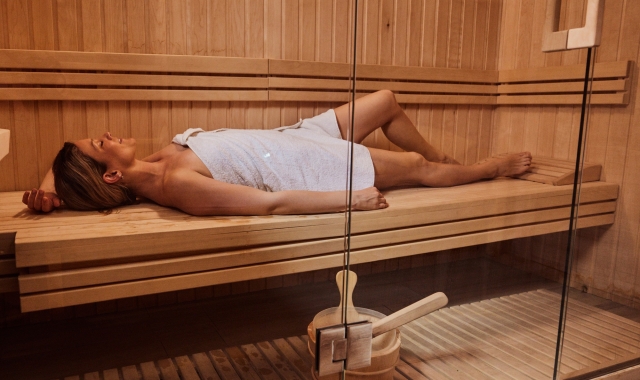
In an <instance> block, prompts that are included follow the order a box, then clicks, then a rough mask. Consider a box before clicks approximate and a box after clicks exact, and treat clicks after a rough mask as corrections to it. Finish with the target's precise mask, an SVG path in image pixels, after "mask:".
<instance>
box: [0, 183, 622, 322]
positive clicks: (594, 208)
mask: <svg viewBox="0 0 640 380" xmlns="http://www.w3.org/2000/svg"><path fill="white" fill-rule="evenodd" d="M571 193H572V187H571V186H551V185H547V184H542V183H535V182H530V181H523V180H517V179H506V178H505V179H497V180H492V181H484V182H478V183H473V184H469V185H463V186H457V187H453V188H438V189H436V188H412V189H397V190H391V191H387V192H385V197H386V198H387V200H388V202H389V204H390V206H389V208H387V209H384V210H376V211H367V212H355V213H353V217H352V228H351V231H352V237H351V259H350V262H351V263H352V264H358V263H365V262H372V261H377V260H386V259H391V258H399V257H404V256H410V255H417V254H422V253H428V252H434V251H441V250H447V249H453V248H459V247H466V246H474V245H478V244H484V243H491V242H496V241H502V240H509V239H515V238H522V237H528V236H534V235H542V234H549V233H553V232H560V231H566V230H567V229H568V226H569V215H570V204H571ZM617 197H618V185H616V184H608V183H604V182H591V183H586V184H583V185H582V192H581V196H580V201H581V206H580V208H579V210H580V219H579V222H578V228H586V227H592V226H600V225H607V224H612V223H613V220H614V211H615V208H616V199H617ZM20 199H21V193H20V192H11V193H0V250H1V251H3V252H4V254H5V256H4V257H5V260H4V261H5V263H6V262H8V261H12V260H13V259H12V258H11V257H12V256H11V255H15V268H17V269H16V270H14V273H15V272H18V273H19V274H18V276H17V277H18V282H19V292H20V302H21V309H22V311H23V312H28V311H35V310H43V309H51V308H58V307H64V306H71V305H78V304H85V303H92V302H98V301H106V300H113V299H120V298H126V297H133V296H141V295H147V294H155V293H161V292H168V291H176V290H183V289H190V288H197V287H203V286H210V285H216V284H222V283H230V282H236V281H245V280H251V279H259V278H266V277H271V276H280V275H286V274H291V273H299V272H305V271H312V270H318V269H325V268H333V267H339V266H342V265H343V259H344V257H343V251H344V238H343V235H344V231H345V216H344V214H341V213H336V214H320V215H291V216H287V215H278V216H252V217H194V216H189V215H186V214H184V213H182V212H179V211H176V210H172V209H168V208H164V207H161V206H158V205H155V204H151V203H142V204H139V205H135V206H129V207H124V208H122V209H120V210H117V212H114V213H112V214H110V215H103V214H100V213H96V212H74V211H69V210H58V211H56V212H53V213H51V214H48V215H37V214H33V213H31V212H30V211H29V210H27V209H26V208H25V207H24V205H22V203H20ZM7 255H9V256H7ZM6 257H9V258H8V259H6ZM5 266H6V267H8V265H5ZM9 272H10V271H9ZM9 272H7V271H6V270H5V272H4V276H3V277H4V278H5V279H7V278H12V276H15V274H11V273H9ZM2 274H3V273H0V275H2Z"/></svg>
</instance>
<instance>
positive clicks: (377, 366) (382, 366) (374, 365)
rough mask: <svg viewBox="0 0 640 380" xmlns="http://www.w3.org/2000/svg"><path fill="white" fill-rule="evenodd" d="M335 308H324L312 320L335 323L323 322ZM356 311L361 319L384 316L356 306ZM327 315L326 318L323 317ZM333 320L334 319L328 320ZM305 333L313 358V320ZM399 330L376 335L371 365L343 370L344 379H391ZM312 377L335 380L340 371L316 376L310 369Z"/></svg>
mask: <svg viewBox="0 0 640 380" xmlns="http://www.w3.org/2000/svg"><path fill="white" fill-rule="evenodd" d="M335 310H336V308H331V309H327V310H324V311H322V312H320V313H318V315H317V316H316V318H314V321H316V322H317V323H318V325H319V326H320V327H326V326H330V325H333V324H335V323H330V324H325V323H323V322H327V321H329V319H330V318H332V317H331V315H332V314H333V313H334V312H335ZM356 311H358V313H359V314H360V316H362V317H363V320H368V321H370V322H374V321H377V320H378V319H381V318H384V317H385V315H384V314H382V313H379V312H377V311H375V310H370V309H365V308H361V307H356ZM324 316H327V319H324V318H323V317H324ZM330 322H334V321H330ZM307 334H308V335H309V343H308V349H309V352H310V353H311V356H312V357H314V358H315V345H316V334H315V326H314V322H311V323H310V324H309V326H308V327H307ZM400 343H401V341H400V330H398V329H394V330H391V331H389V332H386V333H384V334H382V335H380V336H378V337H376V338H375V339H374V340H373V342H372V345H371V365H370V366H368V367H365V368H358V369H356V370H353V371H345V378H346V379H353V380H356V379H358V380H362V379H365V378H366V379H370V380H371V379H376V380H378V379H379V380H387V379H388V380H392V379H393V373H394V370H395V367H396V363H397V362H398V359H399V357H400ZM311 372H312V375H313V378H314V379H318V380H337V379H340V378H341V376H340V373H336V374H332V375H327V376H322V377H318V376H317V375H316V373H315V371H314V369H313V368H312V369H311Z"/></svg>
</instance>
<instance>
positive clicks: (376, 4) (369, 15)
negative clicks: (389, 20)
mask: <svg viewBox="0 0 640 380" xmlns="http://www.w3.org/2000/svg"><path fill="white" fill-rule="evenodd" d="M362 5H363V7H362V8H363V17H364V18H363V20H362V26H363V27H364V30H363V33H362V35H363V40H362V63H369V64H376V63H378V46H379V43H378V40H379V38H380V31H379V25H380V0H368V1H366V2H364V4H362Z"/></svg>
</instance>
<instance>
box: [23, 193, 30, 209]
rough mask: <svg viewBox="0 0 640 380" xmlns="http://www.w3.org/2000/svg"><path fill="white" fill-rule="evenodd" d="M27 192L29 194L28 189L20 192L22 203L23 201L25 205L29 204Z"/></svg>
mask: <svg viewBox="0 0 640 380" xmlns="http://www.w3.org/2000/svg"><path fill="white" fill-rule="evenodd" d="M29 194H31V192H30V191H28V190H27V191H25V192H24V194H22V203H24V204H25V205H27V206H29Z"/></svg>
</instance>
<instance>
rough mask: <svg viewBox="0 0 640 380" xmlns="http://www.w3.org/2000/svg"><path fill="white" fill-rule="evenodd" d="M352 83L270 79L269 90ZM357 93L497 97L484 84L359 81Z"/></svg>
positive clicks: (339, 86)
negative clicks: (482, 95) (417, 93)
mask: <svg viewBox="0 0 640 380" xmlns="http://www.w3.org/2000/svg"><path fill="white" fill-rule="evenodd" d="M350 85H351V83H350V82H349V81H347V80H344V79H314V78H281V77H270V78H269V88H273V89H315V90H344V91H348V90H349V88H350ZM356 89H357V91H378V90H385V89H386V90H391V91H394V92H431V93H455V94H485V95H495V94H496V93H497V89H496V86H495V85H482V84H454V83H446V84H444V83H417V82H391V81H371V80H358V81H357V84H356Z"/></svg>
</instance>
